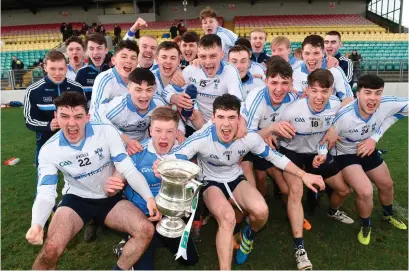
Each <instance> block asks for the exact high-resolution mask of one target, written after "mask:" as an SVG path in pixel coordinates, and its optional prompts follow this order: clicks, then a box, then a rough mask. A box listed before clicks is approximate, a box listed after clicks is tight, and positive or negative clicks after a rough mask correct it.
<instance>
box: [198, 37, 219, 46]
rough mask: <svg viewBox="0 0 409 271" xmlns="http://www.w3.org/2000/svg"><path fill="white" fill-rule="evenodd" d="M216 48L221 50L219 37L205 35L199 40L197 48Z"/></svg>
mask: <svg viewBox="0 0 409 271" xmlns="http://www.w3.org/2000/svg"><path fill="white" fill-rule="evenodd" d="M215 45H216V46H218V47H220V48H222V40H221V39H220V37H219V36H217V35H216V34H207V35H204V36H203V37H202V38H201V39H200V40H199V47H203V48H213V47H214V46H215Z"/></svg>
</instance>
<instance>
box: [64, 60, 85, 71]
mask: <svg viewBox="0 0 409 271" xmlns="http://www.w3.org/2000/svg"><path fill="white" fill-rule="evenodd" d="M67 66H68V69H69V70H70V71H72V72H74V73H75V71H74V68H73V67H72V66H71V64H68V65H67ZM84 66H85V63H84V62H82V66H81V67H80V69H81V68H82V67H84ZM78 70H79V69H78Z"/></svg>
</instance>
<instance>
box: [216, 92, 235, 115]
mask: <svg viewBox="0 0 409 271" xmlns="http://www.w3.org/2000/svg"><path fill="white" fill-rule="evenodd" d="M240 106H241V103H240V100H239V98H237V97H236V96H234V95H231V94H228V93H226V94H223V95H222V96H219V97H217V98H216V99H215V100H214V102H213V115H214V114H216V110H217V109H220V110H234V111H237V114H239V115H240Z"/></svg>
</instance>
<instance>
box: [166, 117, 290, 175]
mask: <svg viewBox="0 0 409 271" xmlns="http://www.w3.org/2000/svg"><path fill="white" fill-rule="evenodd" d="M248 152H252V153H253V154H255V155H258V156H259V157H261V158H264V159H266V160H268V161H270V162H271V163H273V164H274V165H275V166H277V167H278V168H280V169H284V168H285V167H286V166H287V164H288V163H289V162H290V160H289V159H288V158H287V157H286V156H284V155H282V154H281V153H279V152H276V151H274V150H272V149H270V147H268V146H267V145H266V144H265V143H264V141H263V139H262V138H261V137H260V135H259V134H257V133H248V134H247V135H246V136H245V137H244V138H241V139H237V140H234V141H232V142H230V143H229V144H226V143H223V142H222V141H221V140H220V139H219V137H218V136H217V132H216V126H215V125H211V126H209V127H207V128H206V129H204V130H200V131H198V132H196V133H194V134H193V135H192V136H190V137H189V138H188V139H187V140H186V141H185V142H183V143H182V144H181V145H179V146H178V147H176V148H174V149H173V150H172V151H171V152H170V153H169V154H170V155H169V156H167V157H169V158H170V157H176V158H178V159H184V160H188V159H191V158H192V157H193V156H195V155H197V161H198V165H199V167H200V168H201V169H202V170H201V171H200V173H199V176H198V180H200V181H214V182H219V183H229V182H231V181H234V180H236V179H237V178H238V177H239V176H240V175H243V170H242V168H241V166H240V160H241V159H242V158H243V157H244V156H245V155H246V154H247V153H248Z"/></svg>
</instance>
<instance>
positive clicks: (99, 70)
mask: <svg viewBox="0 0 409 271" xmlns="http://www.w3.org/2000/svg"><path fill="white" fill-rule="evenodd" d="M104 65H105V64H102V66H101V68H100V69H98V68H97V67H95V66H94V64H92V62H90V64H88V67H90V68H91V69H93V70H95V71H96V72H98V73H100V72H101V71H102V68H103V67H104Z"/></svg>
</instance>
